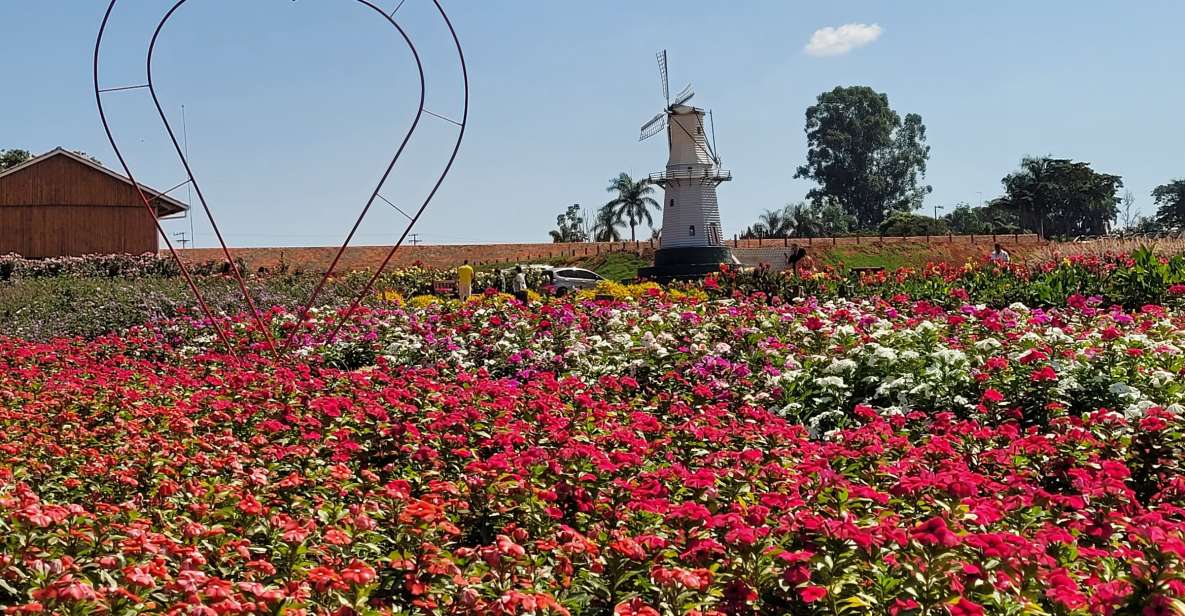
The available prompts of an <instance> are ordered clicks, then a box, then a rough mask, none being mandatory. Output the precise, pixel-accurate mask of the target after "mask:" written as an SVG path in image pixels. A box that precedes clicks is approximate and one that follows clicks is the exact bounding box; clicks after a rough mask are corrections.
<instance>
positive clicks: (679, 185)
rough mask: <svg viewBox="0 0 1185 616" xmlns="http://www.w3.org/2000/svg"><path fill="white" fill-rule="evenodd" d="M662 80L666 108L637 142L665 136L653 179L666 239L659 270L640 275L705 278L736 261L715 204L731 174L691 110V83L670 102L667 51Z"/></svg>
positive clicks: (661, 60) (699, 114)
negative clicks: (663, 162)
mask: <svg viewBox="0 0 1185 616" xmlns="http://www.w3.org/2000/svg"><path fill="white" fill-rule="evenodd" d="M658 75H659V80H660V81H661V83H662V95H663V100H664V101H665V107H664V109H663V110H662V111H661V112H659V113H658V114H656V115H655V116H654V117H653V118H651V119H650V120H649V121H647V122H646V123H645V124H643V125H642V129H641V134H640V136H639V141H645V140H647V139H649V138H651V137H653V136H655V135H657V134H659V133H661V132H663V131H664V130H665V131H666V133H667V148H668V156H667V166H666V170H665V171H663V172H661V173H652V174H650V181H651V182H652V183H654V184H656V185H658V186H661V187H662V188H663V191H664V196H663V206H662V210H663V214H662V234H661V236H660V245H659V249H658V250H657V251H656V252H655V255H654V263H655V266H654V267H653V268H645V269H644V270H643V271H642V272H640V273H641V274H642V275H644V276H646V277H649V278H657V279H659V280H670V279H674V278H690V277H697V276H702V275H703V274H706V273H709V272H712V271H715V270H716V269H717V268H718V267H719V264H720V263H735V262H736V260H735V258H733V256H732V252H731V251H730V250H729V249H728V247H727V246H725V244H724V234H723V232H722V231H721V227H720V207H719V205H718V203H717V200H716V187H717V186H719V185H720V184H721V183H722V182H727V181H729V180H731V179H732V175H731V174H730V173H729V172H728V171H725V170H723V169H721V168H720V157H719V156H718V155H717V154H716V149H715V147H714V146H715V144H714V143H709V142H708V138H707V134H706V131H705V130H704V115H705V113H704V110H703V109H699V108H697V107H693V106H691V105H688V102H689V101H690V100H691V99H692V97H694V96H695V91H694V90H692V88H691V84H688V85H687V87H685V88H683V89H682V90H681V91H680V92H679V93H678V94H676V95H675V97H674V99H672V98H671V90H670V81H669V78H668V74H667V52H666V51H665V50H664V51H660V52H659V53H658ZM709 117H711V116H710V115H709ZM713 124H714V122H713ZM713 128H714V127H713ZM712 132H713V134H714V133H715V130H713V131H712ZM713 141H715V138H714V135H713Z"/></svg>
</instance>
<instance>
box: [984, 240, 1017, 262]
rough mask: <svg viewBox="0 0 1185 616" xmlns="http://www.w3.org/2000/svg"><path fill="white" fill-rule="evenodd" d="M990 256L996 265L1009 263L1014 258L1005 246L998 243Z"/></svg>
mask: <svg viewBox="0 0 1185 616" xmlns="http://www.w3.org/2000/svg"><path fill="white" fill-rule="evenodd" d="M988 258H989V259H991V260H992V263H995V264H996V265H1007V264H1008V262H1009V261H1011V260H1012V259H1011V257H1010V255H1009V254H1008V251H1007V250H1004V247H1003V246H1001V245H999V244H996V249H995V250H993V251H992V254H991V256H990V257H988Z"/></svg>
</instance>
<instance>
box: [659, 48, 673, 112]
mask: <svg viewBox="0 0 1185 616" xmlns="http://www.w3.org/2000/svg"><path fill="white" fill-rule="evenodd" d="M658 78H659V79H661V80H662V99H663V100H664V101H669V100H671V85H670V83H669V82H668V81H667V50H665V49H664V50H662V51H660V52H658Z"/></svg>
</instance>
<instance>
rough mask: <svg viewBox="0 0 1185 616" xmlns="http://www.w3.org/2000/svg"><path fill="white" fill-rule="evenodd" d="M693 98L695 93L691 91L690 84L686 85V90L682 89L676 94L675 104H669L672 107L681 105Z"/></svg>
mask: <svg viewBox="0 0 1185 616" xmlns="http://www.w3.org/2000/svg"><path fill="white" fill-rule="evenodd" d="M693 96H695V92H694V91H692V89H691V84H687V87H686V88H683V89H682V90H681V91H680V92H679V93H678V94H676V95H675V102H673V103H671V106H672V107H674V106H676V105H682V104H683V103H686V102H687V101H689V100H691V97H693Z"/></svg>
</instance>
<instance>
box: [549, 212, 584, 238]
mask: <svg viewBox="0 0 1185 616" xmlns="http://www.w3.org/2000/svg"><path fill="white" fill-rule="evenodd" d="M555 224H556V227H558V228H557V229H553V230H552V231H550V233H551V241H553V242H556V243H561V242H563V243H571V242H587V241H588V234H587V233H585V232H584V216H582V215H581V214H580V206H579V205H569V206H568V210H567V211H566V212H564V213H563V214H560V215H559V216H556V217H555Z"/></svg>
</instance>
